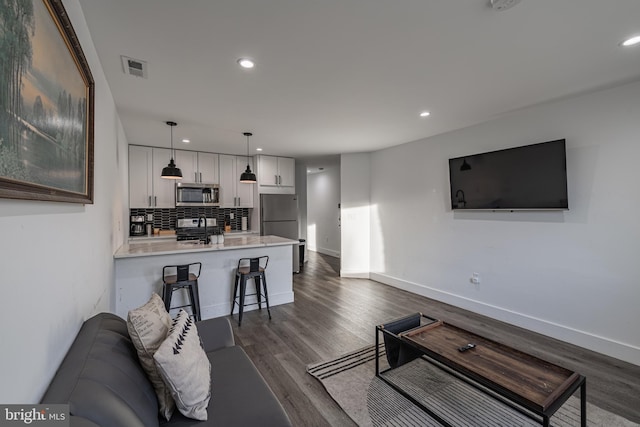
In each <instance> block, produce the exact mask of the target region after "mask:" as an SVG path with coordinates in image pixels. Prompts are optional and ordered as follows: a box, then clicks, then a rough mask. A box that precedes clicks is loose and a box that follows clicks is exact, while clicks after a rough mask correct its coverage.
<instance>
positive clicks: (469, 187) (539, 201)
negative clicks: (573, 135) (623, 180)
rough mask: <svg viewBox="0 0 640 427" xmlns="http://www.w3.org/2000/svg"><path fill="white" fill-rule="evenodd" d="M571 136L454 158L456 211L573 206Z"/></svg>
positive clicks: (451, 167) (451, 166)
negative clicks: (569, 179)
mask: <svg viewBox="0 0 640 427" xmlns="http://www.w3.org/2000/svg"><path fill="white" fill-rule="evenodd" d="M566 160H567V159H566V150H565V140H564V139H559V140H557V141H549V142H542V143H540V144H533V145H526V146H524V147H516V148H509V149H506V150H499V151H491V152H488V153H481V154H474V155H470V156H464V157H457V158H455V159H449V183H450V185H451V209H453V210H481V209H486V210H517V209H521V210H535V209H546V210H554V209H555V210H561V209H569V202H568V197H567V161H566Z"/></svg>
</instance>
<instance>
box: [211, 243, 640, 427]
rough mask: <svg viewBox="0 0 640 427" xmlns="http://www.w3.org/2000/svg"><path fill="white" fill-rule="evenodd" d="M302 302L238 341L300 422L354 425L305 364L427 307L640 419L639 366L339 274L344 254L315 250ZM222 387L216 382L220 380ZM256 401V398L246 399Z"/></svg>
mask: <svg viewBox="0 0 640 427" xmlns="http://www.w3.org/2000/svg"><path fill="white" fill-rule="evenodd" d="M308 255H309V261H308V262H307V263H305V268H304V269H303V271H302V272H301V273H300V274H297V275H295V276H294V284H293V288H294V293H295V302H294V303H292V304H285V305H280V306H276V307H273V308H272V309H271V314H272V317H273V319H272V320H271V321H269V319H268V317H267V312H266V310H265V309H264V308H263V310H262V311H257V310H256V311H251V312H246V313H245V314H244V318H243V319H242V326H241V327H238V315H237V313H236V314H234V316H233V317H232V318H231V321H232V322H231V323H232V325H233V329H234V333H235V336H236V343H237V344H240V345H241V346H242V347H243V348H244V349H245V351H246V352H247V353H248V354H249V356H250V357H251V359H252V360H253V362H254V363H255V364H256V366H257V367H258V369H259V370H260V372H261V373H262V375H263V376H264V378H265V379H266V380H267V382H268V383H269V385H270V386H271V389H272V390H273V391H274V393H275V394H276V395H277V396H278V399H279V400H280V402H281V403H282V405H283V406H284V408H285V410H286V411H287V413H288V414H289V418H291V421H292V422H293V424H294V425H295V426H305V427H306V426H340V427H342V426H353V425H355V424H354V423H353V422H352V421H351V419H350V418H349V417H348V416H347V415H346V414H345V413H344V412H343V411H342V410H341V409H340V407H339V406H338V405H337V404H336V403H335V402H334V401H333V399H332V398H331V397H329V395H328V394H327V392H326V391H325V390H324V388H323V387H322V385H321V384H320V383H319V382H318V381H317V380H315V379H314V378H312V377H311V376H310V375H308V374H307V373H306V366H307V365H308V364H310V363H315V362H320V361H323V360H326V359H329V358H332V357H336V356H338V355H340V354H342V353H346V352H348V351H352V350H355V349H357V348H360V347H363V346H365V345H369V344H373V343H374V340H375V329H374V327H375V325H377V324H380V323H384V322H385V321H387V320H390V319H393V318H396V317H399V316H403V315H406V314H409V313H413V312H417V311H420V312H423V313H425V314H427V315H429V316H432V317H435V318H437V319H441V320H444V321H446V322H449V323H452V324H454V325H457V326H461V327H464V328H465V329H467V330H470V331H472V332H475V333H477V334H479V335H483V336H485V337H487V338H490V339H493V340H495V341H498V342H501V343H504V344H506V345H509V346H512V347H514V348H517V349H519V350H522V351H525V352H527V353H530V354H532V355H534V356H537V357H540V358H542V359H545V360H548V361H550V362H552V363H555V364H558V365H560V366H563V367H566V368H568V369H571V370H574V371H577V372H579V373H581V374H583V375H585V376H586V377H587V400H588V401H589V402H591V403H594V404H596V405H598V406H600V407H602V408H604V409H607V410H609V411H611V412H614V413H616V414H619V415H621V416H623V417H625V418H628V419H629V420H631V421H634V422H636V423H640V366H636V365H632V364H629V363H625V362H622V361H620V360H617V359H613V358H610V357H607V356H603V355H601V354H598V353H594V352H592V351H588V350H585V349H583V348H580V347H576V346H574V345H571V344H567V343H564V342H561V341H558V340H555V339H552V338H548V337H545V336H542V335H539V334H536V333H533V332H530V331H527V330H524V329H521V328H518V327H514V326H511V325H508V324H506V323H502V322H499V321H496V320H493V319H490V318H487V317H484V316H481V315H478V314H475V313H471V312H469V311H466V310H462V309H459V308H456V307H453V306H450V305H447V304H443V303H440V302H437V301H434V300H431V299H429V298H425V297H421V296H418V295H415V294H412V293H409V292H405V291H402V290H399V289H396V288H393V287H390V286H386V285H383V284H380V283H377V282H374V281H371V280H365V279H345V278H340V277H339V259H337V258H333V257H329V256H326V255H322V254H318V253H315V252H312V251H308ZM214 388H215V385H214ZM247 404H248V405H250V404H251V403H250V402H247Z"/></svg>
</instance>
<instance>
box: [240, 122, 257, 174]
mask: <svg viewBox="0 0 640 427" xmlns="http://www.w3.org/2000/svg"><path fill="white" fill-rule="evenodd" d="M243 135H244V136H246V137H247V169H246V170H245V171H244V172H242V175H240V182H241V183H243V184H255V183H256V181H257V180H256V174H255V173H253V172H251V167H250V166H249V137H250V136H251V135H253V134H252V133H251V132H245V133H244V134H243Z"/></svg>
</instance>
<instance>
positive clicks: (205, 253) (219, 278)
mask: <svg viewBox="0 0 640 427" xmlns="http://www.w3.org/2000/svg"><path fill="white" fill-rule="evenodd" d="M297 244H298V241H296V240H291V239H286V238H283V237H278V236H256V235H246V236H234V237H227V238H225V240H224V243H220V244H203V243H199V242H197V241H196V242H194V241H184V242H181V241H175V240H167V239H164V240H162V239H159V240H151V241H142V242H129V243H126V244H124V245H123V246H122V247H121V248H119V249H118V250H117V251H116V253H115V254H114V259H115V295H114V299H113V300H114V301H115V313H116V314H117V315H118V316H120V317H122V318H125V319H126V317H127V313H128V312H129V310H131V309H134V308H137V307H140V306H141V305H143V304H144V303H146V302H147V301H148V300H149V297H150V296H151V293H152V292H156V293H158V294H159V295H162V268H163V267H164V266H165V265H180V264H190V263H193V262H201V263H202V272H201V275H200V278H199V279H198V287H199V292H200V310H201V316H202V319H209V318H213V317H220V316H226V315H228V314H229V313H230V312H231V301H232V293H233V283H234V277H235V269H236V267H237V265H238V260H239V259H240V258H252V257H259V256H264V255H267V256H269V265H268V268H267V272H266V275H267V276H266V277H267V282H268V290H269V303H270V305H271V306H276V305H279V304H286V303H290V302H293V273H292V263H293V251H294V250H297V249H298V248H297ZM178 294H179V293H176V294H175V296H174V297H176V298H180V296H179V295H178ZM180 302H181V301H180V300H179V299H178V300H177V301H176V304H179V303H180ZM249 302H251V301H249ZM256 308H257V306H248V307H246V308H245V311H249V310H254V309H256Z"/></svg>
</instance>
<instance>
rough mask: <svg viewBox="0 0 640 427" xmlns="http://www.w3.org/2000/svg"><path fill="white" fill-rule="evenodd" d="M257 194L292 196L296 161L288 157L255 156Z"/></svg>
mask: <svg viewBox="0 0 640 427" xmlns="http://www.w3.org/2000/svg"><path fill="white" fill-rule="evenodd" d="M256 157H257V174H258V192H260V193H263V194H264V193H267V194H269V193H270V194H294V193H295V192H296V188H295V176H296V161H295V159H292V158H290V157H274V156H256Z"/></svg>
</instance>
